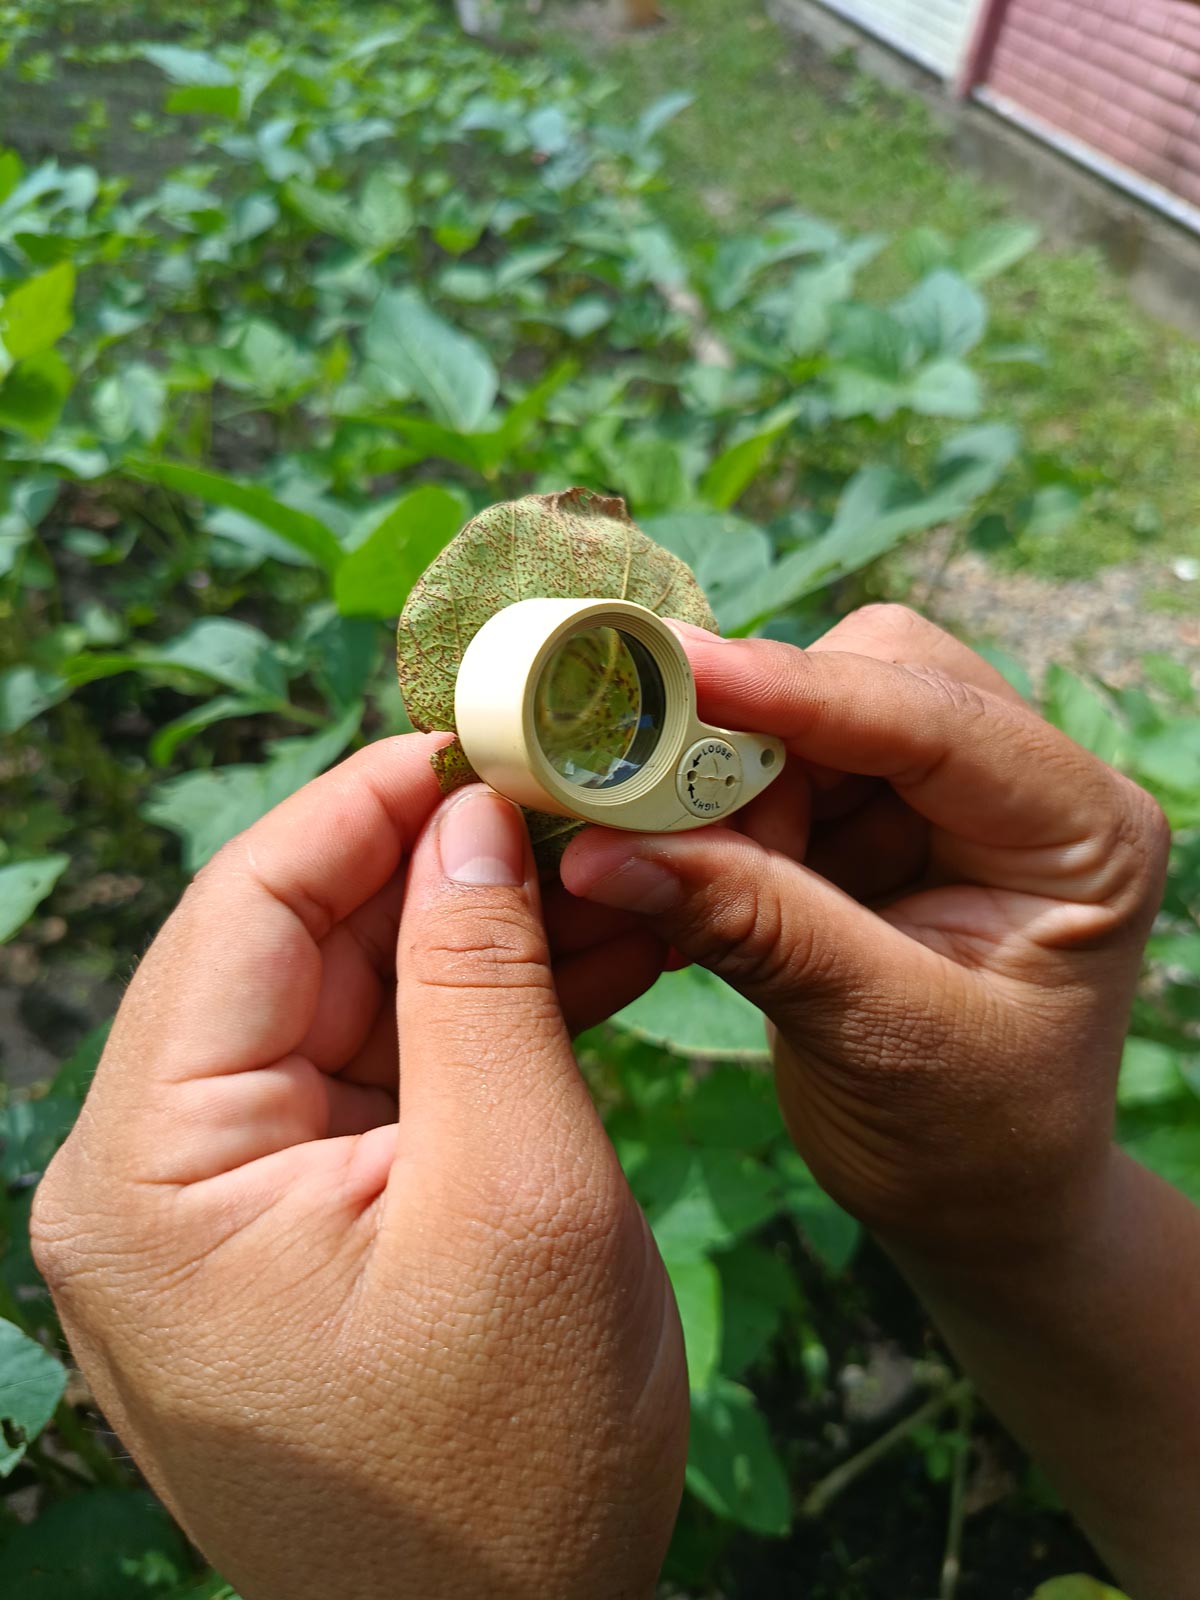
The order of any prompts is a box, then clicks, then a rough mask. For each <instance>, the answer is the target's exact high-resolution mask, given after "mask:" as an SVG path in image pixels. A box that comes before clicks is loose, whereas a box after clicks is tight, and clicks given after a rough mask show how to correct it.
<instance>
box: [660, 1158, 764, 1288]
mask: <svg viewBox="0 0 1200 1600" xmlns="http://www.w3.org/2000/svg"><path fill="white" fill-rule="evenodd" d="M665 1154H666V1152H665V1151H664V1150H663V1149H661V1148H659V1149H656V1150H655V1151H654V1162H657V1163H662V1170H661V1171H654V1170H650V1169H649V1168H648V1167H646V1166H643V1167H642V1168H640V1169H639V1170H638V1171H637V1172H636V1173H634V1175H633V1177H632V1179H631V1181H632V1183H633V1188H634V1193H635V1194H636V1195H637V1197H638V1200H639V1201H640V1203H641V1204H642V1206H643V1208H644V1210H645V1212H646V1219H647V1221H648V1222H649V1223H650V1226H651V1228H652V1230H653V1232H654V1237H655V1239H656V1241H657V1243H658V1248H659V1250H660V1251H661V1252H662V1255H663V1259H664V1260H665V1261H671V1262H682V1261H696V1260H698V1259H700V1257H702V1256H707V1255H709V1254H710V1253H711V1252H712V1251H714V1250H721V1249H725V1248H726V1247H727V1246H728V1245H731V1244H732V1243H733V1242H734V1240H735V1239H738V1238H740V1237H741V1235H742V1234H745V1233H751V1232H753V1230H754V1229H755V1228H760V1227H761V1226H762V1225H763V1223H764V1222H769V1221H770V1219H771V1218H772V1217H773V1216H775V1214H776V1213H777V1212H778V1210H779V1208H780V1202H781V1198H782V1184H781V1183H780V1181H779V1178H778V1176H777V1175H776V1174H775V1173H774V1172H773V1171H772V1170H771V1169H770V1168H769V1167H767V1166H764V1165H763V1163H762V1162H760V1161H757V1160H755V1159H754V1157H752V1156H747V1155H743V1154H742V1152H741V1151H740V1150H716V1149H701V1150H694V1151H693V1150H689V1149H688V1148H687V1147H686V1146H680V1147H678V1148H677V1149H676V1150H675V1151H674V1152H673V1153H672V1154H673V1157H674V1162H673V1164H671V1163H665V1162H663V1157H664V1156H665Z"/></svg>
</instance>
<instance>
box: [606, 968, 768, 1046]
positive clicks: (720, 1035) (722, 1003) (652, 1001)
mask: <svg viewBox="0 0 1200 1600" xmlns="http://www.w3.org/2000/svg"><path fill="white" fill-rule="evenodd" d="M613 1021H614V1022H615V1023H616V1024H617V1026H618V1027H619V1028H625V1029H626V1030H628V1032H630V1033H633V1034H636V1035H637V1036H638V1038H639V1039H645V1040H647V1041H648V1042H649V1043H650V1044H658V1045H662V1046H663V1047H664V1048H665V1049H667V1050H671V1051H674V1053H675V1054H676V1055H685V1056H703V1057H705V1058H706V1059H707V1060H720V1059H721V1058H723V1057H724V1058H730V1057H733V1058H737V1059H741V1060H756V1059H757V1060H765V1059H766V1057H767V1041H766V1025H765V1024H764V1022H763V1017H762V1012H761V1011H759V1009H758V1008H757V1006H753V1005H751V1003H750V1001H749V1000H747V999H745V998H744V997H743V996H742V995H740V994H738V992H737V991H736V989H731V988H730V987H729V985H728V984H726V983H724V982H722V980H721V979H720V978H718V977H716V976H715V975H714V974H713V973H711V972H709V971H707V970H706V968H704V967H684V968H682V969H681V970H680V971H679V972H665V973H664V974H663V975H662V977H661V978H659V980H658V982H657V983H656V984H655V985H654V987H653V988H652V989H651V990H649V992H648V993H646V994H644V995H643V996H642V997H641V999H640V1000H635V1001H634V1002H633V1004H632V1005H631V1006H626V1007H625V1009H624V1010H623V1011H618V1012H617V1014H616V1016H615V1017H614V1018H613Z"/></svg>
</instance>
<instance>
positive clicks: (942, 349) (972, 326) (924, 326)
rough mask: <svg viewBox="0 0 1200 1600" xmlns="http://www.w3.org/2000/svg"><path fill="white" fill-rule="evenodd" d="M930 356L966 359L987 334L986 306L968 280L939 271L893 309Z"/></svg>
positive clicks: (950, 272)
mask: <svg viewBox="0 0 1200 1600" xmlns="http://www.w3.org/2000/svg"><path fill="white" fill-rule="evenodd" d="M892 314H893V316H895V317H896V318H897V319H898V320H899V321H900V322H901V323H902V324H903V325H904V326H905V327H906V328H908V329H909V330H910V332H911V333H912V334H913V335H914V336H915V337H916V338H917V340H918V341H919V342H920V345H921V348H922V349H923V350H924V351H925V354H926V355H928V356H952V357H957V356H965V355H966V354H967V353H968V352H969V351H971V350H973V349H974V348H975V346H976V345H977V344H978V343H979V341H980V340H981V339H982V338H983V336H984V334H985V333H986V331H987V320H988V314H987V303H986V301H985V300H984V298H983V296H982V295H981V294H980V293H979V291H978V290H977V289H975V288H973V287H972V285H971V284H969V283H968V282H967V280H966V279H965V278H963V277H962V276H960V274H959V273H957V272H952V271H951V270H950V269H949V268H946V267H938V268H937V269H936V270H935V271H933V272H931V273H930V274H929V275H928V277H925V278H922V280H921V282H920V283H919V284H918V285H917V287H916V288H915V289H913V290H912V291H911V292H910V293H909V294H906V295H905V296H904V298H903V299H901V300H897V301H896V302H895V304H894V305H893V306H892Z"/></svg>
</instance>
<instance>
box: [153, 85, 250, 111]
mask: <svg viewBox="0 0 1200 1600" xmlns="http://www.w3.org/2000/svg"><path fill="white" fill-rule="evenodd" d="M241 107H242V96H241V93H240V91H239V90H238V89H237V87H236V86H235V85H234V84H229V83H196V84H190V85H188V86H187V87H185V88H182V89H176V90H175V92H174V94H171V95H168V96H167V104H166V109H167V110H168V111H171V112H174V113H176V114H178V115H181V116H186V115H193V116H205V117H230V118H234V117H236V116H237V115H238V113H239V111H240V110H241Z"/></svg>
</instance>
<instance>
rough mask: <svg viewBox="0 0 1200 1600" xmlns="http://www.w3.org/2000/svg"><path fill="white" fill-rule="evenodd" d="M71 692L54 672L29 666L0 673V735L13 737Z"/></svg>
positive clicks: (65, 681)
mask: <svg viewBox="0 0 1200 1600" xmlns="http://www.w3.org/2000/svg"><path fill="white" fill-rule="evenodd" d="M70 692H71V685H70V684H69V683H68V682H67V680H66V679H65V678H62V677H60V676H59V675H58V673H57V672H41V671H39V670H38V668H37V667H29V666H25V667H9V668H8V669H7V670H6V671H4V672H0V733H16V731H17V729H18V728H23V727H24V726H25V724H26V723H27V722H32V721H33V719H34V717H40V716H41V714H42V712H43V711H48V710H49V709H50V707H51V706H56V705H57V704H58V702H59V701H60V700H65V699H66V697H67V696H68V695H69V694H70Z"/></svg>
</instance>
